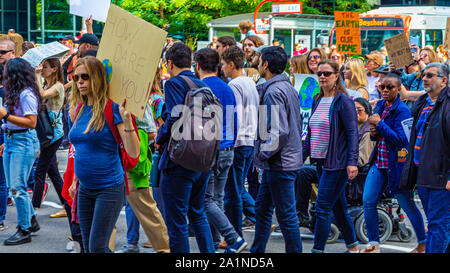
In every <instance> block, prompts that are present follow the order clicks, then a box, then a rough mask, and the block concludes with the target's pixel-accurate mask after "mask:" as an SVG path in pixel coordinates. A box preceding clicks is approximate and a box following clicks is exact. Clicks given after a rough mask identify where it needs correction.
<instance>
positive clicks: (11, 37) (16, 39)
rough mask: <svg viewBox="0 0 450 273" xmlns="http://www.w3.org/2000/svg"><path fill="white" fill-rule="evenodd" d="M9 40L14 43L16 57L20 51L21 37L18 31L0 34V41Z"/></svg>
mask: <svg viewBox="0 0 450 273" xmlns="http://www.w3.org/2000/svg"><path fill="white" fill-rule="evenodd" d="M3 40H11V41H13V42H14V43H15V44H16V57H20V54H21V53H22V44H23V37H22V35H20V34H19V33H14V34H0V41H3Z"/></svg>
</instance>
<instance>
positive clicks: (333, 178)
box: [303, 60, 358, 252]
mask: <svg viewBox="0 0 450 273" xmlns="http://www.w3.org/2000/svg"><path fill="white" fill-rule="evenodd" d="M317 75H318V76H319V86H320V93H319V94H318V95H316V96H315V98H314V104H313V108H312V112H311V118H310V120H309V124H308V135H307V137H306V140H305V142H304V146H303V151H304V154H303V161H305V160H306V158H307V157H308V156H310V158H311V162H313V163H316V164H317V171H318V174H319V177H320V180H319V190H318V196H317V200H316V206H317V208H316V215H317V218H316V224H315V230H314V246H313V248H312V250H311V251H312V252H324V249H325V244H326V241H327V238H328V234H329V233H330V225H331V213H332V212H334V216H335V217H336V220H337V225H338V228H339V230H340V231H341V233H342V235H343V237H344V240H345V244H346V247H347V249H348V251H349V252H357V251H358V248H357V244H358V242H357V240H356V235H355V230H354V226H353V222H352V220H351V218H350V215H349V214H348V211H347V202H346V198H345V185H346V182H347V179H350V180H351V179H354V178H355V177H356V175H357V174H358V167H357V166H358V129H357V124H358V123H357V116H356V111H355V106H354V104H353V101H352V100H351V99H350V98H349V97H348V96H347V92H346V90H345V88H344V87H343V85H342V81H341V79H340V76H339V65H338V64H337V63H336V62H334V61H330V60H324V61H321V62H320V63H319V65H318V72H317Z"/></svg>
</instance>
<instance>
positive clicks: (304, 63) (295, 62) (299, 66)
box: [290, 54, 309, 74]
mask: <svg viewBox="0 0 450 273" xmlns="http://www.w3.org/2000/svg"><path fill="white" fill-rule="evenodd" d="M290 64H291V66H293V68H294V72H295V73H300V74H309V68H308V60H307V57H306V55H305V54H303V55H297V56H293V57H292V58H291V61H290Z"/></svg>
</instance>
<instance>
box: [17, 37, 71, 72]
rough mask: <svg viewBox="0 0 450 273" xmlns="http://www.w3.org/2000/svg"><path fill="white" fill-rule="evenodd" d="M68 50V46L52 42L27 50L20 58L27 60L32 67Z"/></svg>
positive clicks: (59, 55)
mask: <svg viewBox="0 0 450 273" xmlns="http://www.w3.org/2000/svg"><path fill="white" fill-rule="evenodd" d="M69 50H70V48H68V47H66V46H65V45H63V44H61V43H60V42H53V43H49V44H45V45H41V46H39V47H35V48H32V49H30V50H28V51H27V53H25V55H23V56H22V59H24V60H26V61H27V62H29V63H30V64H31V66H32V67H36V66H38V65H40V64H41V63H42V61H44V60H46V59H50V58H60V57H62V56H63V55H64V54H65V53H66V52H67V51H69Z"/></svg>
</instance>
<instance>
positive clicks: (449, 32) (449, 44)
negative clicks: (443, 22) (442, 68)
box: [444, 17, 450, 51]
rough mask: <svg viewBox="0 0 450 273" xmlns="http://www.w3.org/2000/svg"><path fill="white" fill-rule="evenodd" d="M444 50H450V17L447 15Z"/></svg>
mask: <svg viewBox="0 0 450 273" xmlns="http://www.w3.org/2000/svg"><path fill="white" fill-rule="evenodd" d="M444 50H448V51H450V17H447V28H446V29H445V40H444Z"/></svg>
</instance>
